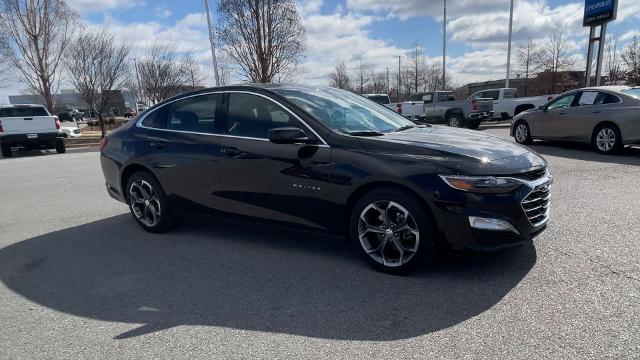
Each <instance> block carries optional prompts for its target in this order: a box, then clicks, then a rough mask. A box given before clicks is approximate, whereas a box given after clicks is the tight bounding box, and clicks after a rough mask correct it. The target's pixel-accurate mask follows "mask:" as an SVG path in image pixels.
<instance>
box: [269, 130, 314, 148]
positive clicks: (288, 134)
mask: <svg viewBox="0 0 640 360" xmlns="http://www.w3.org/2000/svg"><path fill="white" fill-rule="evenodd" d="M269 141H271V142H272V143H274V144H312V143H315V141H314V140H312V139H309V137H308V136H307V134H305V133H304V131H302V130H300V129H298V128H295V127H281V128H275V129H270V130H269Z"/></svg>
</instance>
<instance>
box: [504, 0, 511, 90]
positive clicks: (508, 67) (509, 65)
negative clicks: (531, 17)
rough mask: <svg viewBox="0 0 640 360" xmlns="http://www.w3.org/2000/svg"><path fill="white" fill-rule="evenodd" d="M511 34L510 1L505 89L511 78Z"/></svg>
mask: <svg viewBox="0 0 640 360" xmlns="http://www.w3.org/2000/svg"><path fill="white" fill-rule="evenodd" d="M512 32H513V0H511V8H510V10H509V46H508V49H507V80H506V83H505V87H506V88H508V87H509V78H510V77H511V33H512Z"/></svg>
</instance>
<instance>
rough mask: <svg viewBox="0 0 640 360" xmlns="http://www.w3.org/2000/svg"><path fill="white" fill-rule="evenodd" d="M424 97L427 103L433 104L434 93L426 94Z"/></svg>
mask: <svg viewBox="0 0 640 360" xmlns="http://www.w3.org/2000/svg"><path fill="white" fill-rule="evenodd" d="M422 99H423V101H424V103H425V104H431V103H433V94H424V96H423V97H422Z"/></svg>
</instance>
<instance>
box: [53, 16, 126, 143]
mask: <svg viewBox="0 0 640 360" xmlns="http://www.w3.org/2000/svg"><path fill="white" fill-rule="evenodd" d="M69 50H70V51H71V52H72V53H73V54H74V56H68V57H65V59H64V65H65V67H66V69H67V72H68V74H69V81H70V82H71V83H72V84H73V86H74V87H75V88H76V90H77V91H78V93H79V94H80V97H81V98H82V99H83V100H84V101H85V102H86V103H87V104H88V105H89V107H90V109H91V110H92V111H93V112H95V113H96V114H97V116H98V121H99V122H100V130H101V132H102V137H105V136H106V134H107V131H106V130H105V126H104V116H103V114H104V112H105V110H106V108H107V106H108V105H109V102H111V101H113V99H114V90H115V89H119V88H121V87H122V85H123V84H124V82H125V80H126V79H127V75H128V73H129V69H128V63H127V56H128V55H129V47H128V46H126V45H123V44H120V45H116V44H115V42H114V40H113V35H112V34H111V33H109V31H108V30H107V29H106V28H102V29H99V30H96V31H91V32H86V33H84V34H82V35H80V36H79V37H77V38H76V39H75V40H73V42H72V43H71V44H70V46H69Z"/></svg>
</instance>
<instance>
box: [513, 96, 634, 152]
mask: <svg viewBox="0 0 640 360" xmlns="http://www.w3.org/2000/svg"><path fill="white" fill-rule="evenodd" d="M511 136H513V137H514V138H515V139H516V142H518V143H520V144H529V143H531V141H532V140H533V139H542V140H567V141H578V142H586V143H591V144H592V145H593V147H594V149H595V150H596V151H598V152H601V153H604V154H612V153H615V152H617V151H619V150H620V149H622V147H623V146H624V145H628V144H640V87H630V86H601V87H591V88H583V89H577V90H572V91H569V92H566V93H564V94H561V95H559V96H557V97H555V98H554V99H553V100H551V101H549V102H548V103H547V104H545V105H542V106H540V107H539V108H538V109H532V110H530V111H527V112H523V113H520V114H519V115H517V116H516V117H514V118H513V121H512V122H511Z"/></svg>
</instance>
